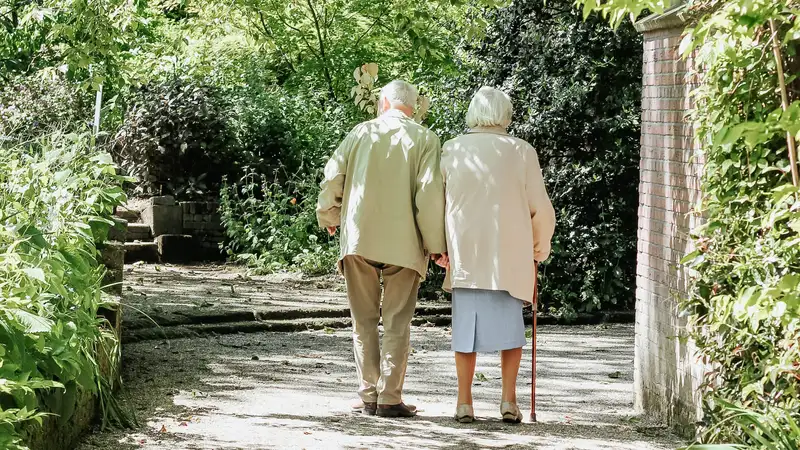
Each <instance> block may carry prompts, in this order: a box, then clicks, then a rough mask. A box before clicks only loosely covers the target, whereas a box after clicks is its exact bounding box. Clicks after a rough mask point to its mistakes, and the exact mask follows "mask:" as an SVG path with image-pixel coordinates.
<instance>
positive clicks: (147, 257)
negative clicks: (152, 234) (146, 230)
mask: <svg viewBox="0 0 800 450" xmlns="http://www.w3.org/2000/svg"><path fill="white" fill-rule="evenodd" d="M137 261H144V262H150V263H157V262H159V261H160V259H159V256H158V245H156V243H155V242H126V243H125V263H126V264H131V263H135V262H137Z"/></svg>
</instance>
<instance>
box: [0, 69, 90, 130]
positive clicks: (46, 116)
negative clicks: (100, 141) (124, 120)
mask: <svg viewBox="0 0 800 450" xmlns="http://www.w3.org/2000/svg"><path fill="white" fill-rule="evenodd" d="M81 99H82V97H81V93H80V92H79V91H78V90H77V88H76V87H75V86H73V85H71V84H70V83H68V82H67V81H65V80H64V79H63V78H61V77H45V76H38V75H37V76H28V77H22V76H19V77H15V78H13V79H11V81H9V82H8V83H6V84H5V85H3V86H1V87H0V143H2V141H3V140H6V141H8V140H13V141H16V142H26V141H29V140H31V139H34V138H36V137H38V136H42V135H44V134H47V133H49V132H52V131H54V130H60V129H62V128H64V127H72V128H73V130H75V129H83V130H85V129H87V127H88V126H89V125H90V123H89V122H84V123H81V122H80V120H79V119H80V118H83V117H91V114H90V111H88V109H87V108H85V107H82V106H81Z"/></svg>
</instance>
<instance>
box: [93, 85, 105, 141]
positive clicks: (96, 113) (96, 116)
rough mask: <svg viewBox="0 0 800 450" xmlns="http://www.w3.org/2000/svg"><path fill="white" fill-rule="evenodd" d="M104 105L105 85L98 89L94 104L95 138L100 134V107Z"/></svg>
mask: <svg viewBox="0 0 800 450" xmlns="http://www.w3.org/2000/svg"><path fill="white" fill-rule="evenodd" d="M102 103H103V85H102V84H101V85H100V87H99V88H98V89H97V98H96V99H95V102H94V136H95V137H97V135H98V134H99V133H100V107H101V105H102Z"/></svg>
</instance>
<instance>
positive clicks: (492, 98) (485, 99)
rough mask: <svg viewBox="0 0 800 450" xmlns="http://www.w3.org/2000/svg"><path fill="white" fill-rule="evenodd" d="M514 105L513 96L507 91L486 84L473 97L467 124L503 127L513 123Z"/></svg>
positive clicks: (473, 126)
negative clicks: (512, 103)
mask: <svg viewBox="0 0 800 450" xmlns="http://www.w3.org/2000/svg"><path fill="white" fill-rule="evenodd" d="M513 112H514V107H513V106H512V105H511V97H509V96H508V94H506V93H505V92H503V91H501V90H499V89H495V88H493V87H489V86H484V87H482V88H480V89H478V92H476V93H475V95H474V96H473V97H472V101H471V102H469V109H468V110H467V126H468V127H470V128H475V127H503V128H507V127H508V126H509V125H510V124H511V115H512V113H513Z"/></svg>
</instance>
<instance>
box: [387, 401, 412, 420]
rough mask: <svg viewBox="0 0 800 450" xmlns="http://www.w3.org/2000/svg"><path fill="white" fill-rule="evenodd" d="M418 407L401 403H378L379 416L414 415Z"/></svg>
mask: <svg viewBox="0 0 800 450" xmlns="http://www.w3.org/2000/svg"><path fill="white" fill-rule="evenodd" d="M416 415H417V408H416V407H414V406H409V405H406V404H405V403H399V404H397V405H378V417H414V416H416Z"/></svg>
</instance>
